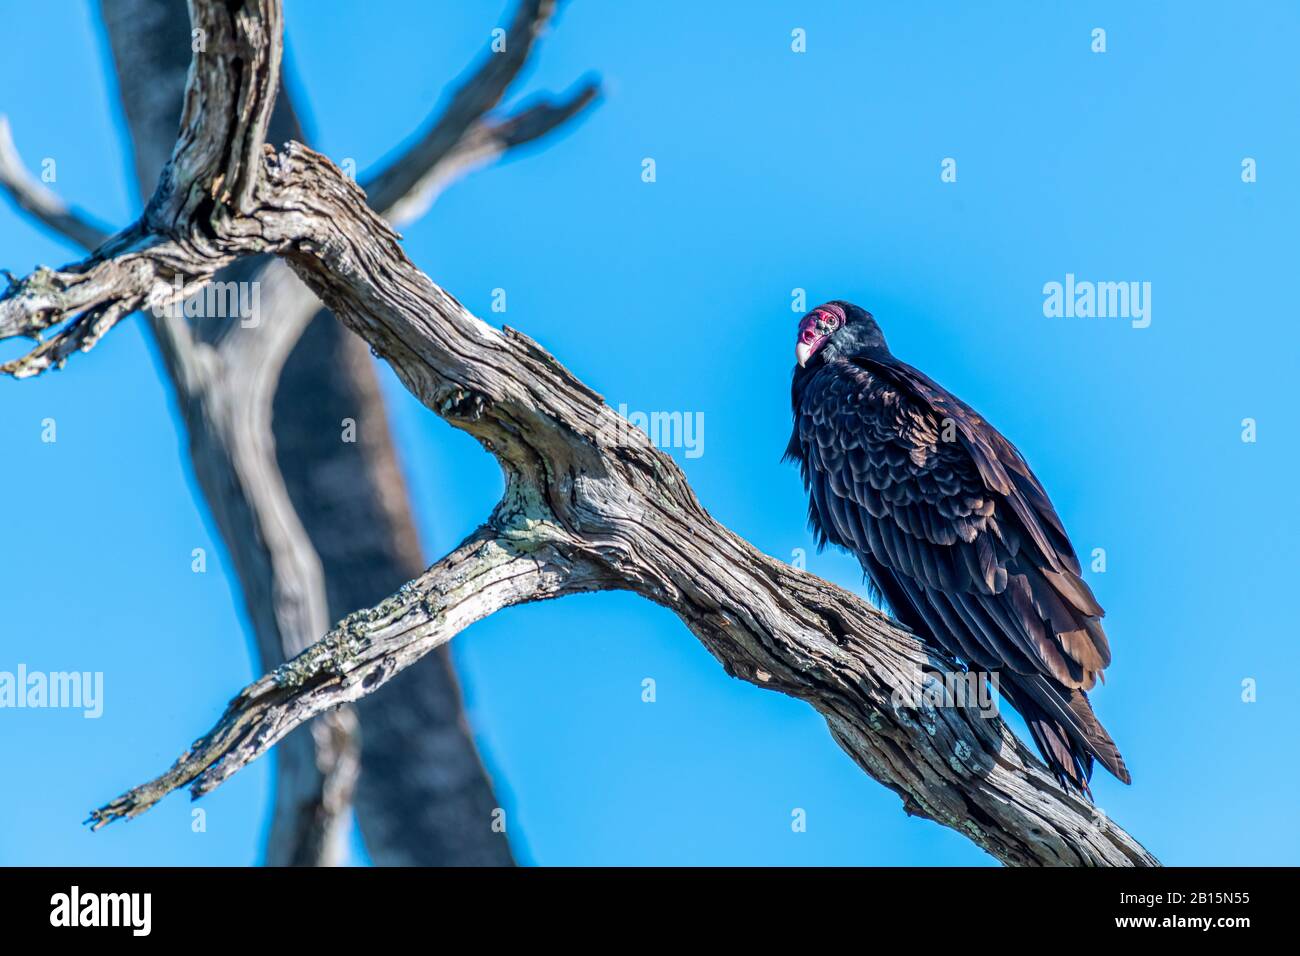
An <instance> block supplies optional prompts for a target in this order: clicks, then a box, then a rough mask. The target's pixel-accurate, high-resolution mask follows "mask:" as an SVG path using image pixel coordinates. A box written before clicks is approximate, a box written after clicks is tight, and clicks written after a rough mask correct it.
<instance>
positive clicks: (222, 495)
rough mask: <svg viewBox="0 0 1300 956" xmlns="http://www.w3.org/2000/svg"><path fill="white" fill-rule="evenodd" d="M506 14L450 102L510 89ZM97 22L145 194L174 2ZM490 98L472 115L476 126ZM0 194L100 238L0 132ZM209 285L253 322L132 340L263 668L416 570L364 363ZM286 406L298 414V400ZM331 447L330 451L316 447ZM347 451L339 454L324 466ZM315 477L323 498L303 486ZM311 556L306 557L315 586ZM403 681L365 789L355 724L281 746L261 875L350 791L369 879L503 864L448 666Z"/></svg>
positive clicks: (168, 115) (167, 138)
mask: <svg viewBox="0 0 1300 956" xmlns="http://www.w3.org/2000/svg"><path fill="white" fill-rule="evenodd" d="M548 6H549V5H548ZM521 11H522V12H521V15H520V16H519V17H517V18H516V25H515V27H514V29H513V32H512V35H511V37H510V39H509V43H510V45H511V48H512V49H513V50H514V51H515V52H516V56H515V57H514V58H513V59H512V64H513V65H512V66H511V70H510V71H509V72H508V73H507V74H502V73H501V71H500V70H498V69H497V64H498V63H500V62H501V59H500V58H499V57H491V58H489V59H488V61H487V62H486V63H485V64H484V65H483V66H482V67H481V68H480V69H479V71H478V72H476V73H475V74H473V75H472V77H471V79H470V80H469V81H468V82H467V83H466V87H467V88H470V89H479V90H482V89H486V88H497V87H498V85H499V83H500V82H501V81H502V79H504V80H505V81H506V82H507V83H508V82H509V80H510V79H512V78H513V77H514V76H515V75H517V72H518V67H519V66H520V65H522V60H523V58H524V57H526V55H527V52H528V51H529V49H530V48H531V45H532V34H533V33H534V32H535V31H534V30H532V29H529V27H528V23H527V21H529V20H530V18H535V17H538V16H540V15H542V14H541V13H540V12H539V8H538V5H536V4H528V3H525V4H523V6H522V7H521ZM103 12H104V19H105V24H106V26H107V28H108V34H109V38H110V41H111V46H112V49H113V52H114V56H115V59H116V61H117V67H118V77H119V83H120V84H121V86H122V94H123V101H124V105H125V107H126V113H127V120H128V126H129V128H130V130H131V133H132V138H133V140H134V146H135V159H136V170H137V174H138V178H139V180H140V183H141V186H142V187H144V188H147V185H148V184H149V183H152V182H154V181H155V180H156V179H158V174H159V172H160V170H161V168H162V166H163V164H164V163H165V161H166V159H167V154H168V153H169V152H170V151H171V148H172V143H173V141H174V139H175V135H174V129H175V127H174V125H173V124H174V122H175V117H176V115H177V114H179V113H180V112H181V100H182V88H183V86H184V82H185V75H186V72H187V68H188V63H189V57H188V55H187V54H188V51H189V49H190V41H191V35H190V28H189V23H188V18H187V17H186V16H185V10H184V4H183V2H175V0H104V3H103ZM178 14H179V16H178ZM545 15H549V9H548V10H547V11H545ZM594 94H595V88H594V86H593V85H590V84H588V85H587V86H586V87H584V89H583V90H582V91H581V92H580V93H579V94H578V95H576V96H574V97H573V98H571V99H570V100H569V101H568V102H566V103H564V104H563V105H562V106H561V107H552V106H550V105H549V104H542V105H541V106H537V107H532V108H529V109H527V110H524V111H522V112H521V113H520V114H519V115H518V116H516V117H509V118H507V119H506V120H504V121H491V122H488V121H479V120H475V121H474V122H472V123H471V124H470V125H469V126H468V127H467V128H465V129H464V136H463V138H462V140H461V141H452V140H451V139H449V138H446V137H444V138H443V139H441V140H438V141H436V142H435V145H436V143H437V142H441V143H442V144H444V145H448V146H449V147H450V161H444V159H445V158H444V157H442V156H440V155H439V154H438V152H437V151H436V149H433V150H431V149H429V148H428V143H424V144H422V145H421V144H417V146H418V147H419V148H416V149H414V150H413V151H412V153H411V154H410V155H409V156H407V157H404V158H403V159H402V160H401V161H400V165H399V167H398V168H399V170H401V171H402V172H403V173H404V174H405V175H409V176H411V177H412V179H411V183H412V188H417V187H418V188H420V189H422V190H424V193H425V195H424V198H423V200H422V204H426V203H427V201H429V200H431V199H432V196H433V195H434V189H433V188H432V187H431V186H430V184H431V183H432V184H436V185H437V187H438V188H441V187H442V186H443V185H444V184H446V183H447V182H449V181H450V180H451V179H453V178H455V177H456V176H458V175H461V174H463V173H465V172H468V171H469V169H470V168H472V167H473V166H474V165H477V164H479V163H481V162H484V161H486V160H488V159H490V158H491V157H492V156H495V155H497V154H499V153H500V152H502V151H504V150H507V149H510V148H512V147H514V146H516V145H519V144H522V143H525V142H529V141H531V140H533V139H536V138H538V137H540V136H542V135H544V134H545V133H547V132H549V131H551V130H552V129H555V128H557V127H558V126H559V125H560V124H561V123H563V122H564V121H565V120H567V119H568V118H569V117H571V116H572V115H574V114H576V113H577V112H579V111H580V110H581V109H582V108H583V107H585V106H586V105H587V104H588V103H589V102H590V101H591V100H592V99H593V98H594ZM499 95H500V94H499V93H496V94H494V95H493V96H492V97H485V98H479V99H478V100H477V102H478V103H479V105H480V106H481V108H482V109H483V110H487V109H488V108H490V107H491V106H492V105H494V103H495V100H496V98H498V97H499ZM287 103H288V100H287V97H286V95H285V94H284V93H283V92H282V93H281V96H280V99H279V101H278V103H277V106H276V109H275V111H274V113H273V116H272V119H271V135H272V136H273V137H274V138H275V139H276V140H277V141H282V140H286V139H300V138H301V137H302V133H301V130H300V128H299V126H298V124H297V121H296V118H295V117H294V115H293V114H294V111H293V110H292V108H291V107H288V106H287ZM461 104H462V106H461V112H460V120H458V122H463V121H464V120H465V119H472V118H473V114H472V112H469V111H468V108H467V107H466V106H465V100H464V98H462V99H461ZM281 107H285V108H283V109H282V108H281ZM434 125H435V127H436V128H440V129H443V130H445V129H446V128H447V126H446V124H438V123H435V124H434ZM426 162H427V163H431V164H432V167H431V169H430V170H429V174H428V175H424V176H422V175H421V170H420V164H421V163H426ZM0 186H3V187H4V188H5V190H6V191H8V192H9V193H10V195H11V196H12V197H13V198H14V199H15V200H16V202H17V203H18V204H19V206H20V207H22V208H24V209H26V210H28V211H29V212H30V213H32V214H33V215H34V216H36V217H37V218H38V219H40V220H41V221H43V222H45V223H46V224H47V225H49V226H51V227H52V228H54V229H55V230H56V231H58V232H60V233H61V234H63V235H64V236H65V237H67V238H69V239H71V240H72V241H74V242H78V243H82V244H84V245H86V246H87V247H89V248H93V247H95V246H97V245H99V244H100V243H101V242H103V241H104V240H105V239H106V238H107V235H106V232H105V231H104V230H103V229H102V227H99V226H98V225H97V224H95V223H93V222H92V221H90V220H88V219H86V218H85V217H82V216H80V215H78V214H76V213H74V212H72V211H71V210H69V209H67V207H66V206H65V205H64V204H63V203H62V201H61V200H60V199H59V198H58V197H57V196H55V195H54V194H53V193H51V192H50V191H49V190H47V189H45V188H44V187H43V186H42V185H41V184H39V183H38V182H37V181H36V180H35V178H34V177H32V176H30V175H29V174H27V173H26V171H25V170H24V168H23V166H22V163H21V160H20V159H19V157H18V155H17V151H16V149H15V148H14V147H13V143H12V138H11V137H10V136H9V131H8V125H7V123H5V122H4V121H3V117H0ZM399 201H400V197H399ZM408 208H410V207H409V206H408ZM217 279H218V281H220V282H223V283H226V282H234V283H245V284H249V283H256V284H257V285H258V286H259V287H260V292H261V296H260V299H261V304H262V310H261V311H262V313H263V316H264V317H265V319H266V321H265V322H264V323H263V322H258V323H257V326H256V327H255V328H245V327H243V326H241V325H236V324H231V323H221V324H214V323H213V322H211V321H204V320H199V321H198V323H197V324H196V325H194V326H193V327H191V323H190V322H189V321H187V320H185V319H184V318H182V317H179V316H177V317H174V318H166V317H159V316H150V320H151V321H150V325H151V328H152V331H153V332H154V335H155V338H156V339H157V341H158V342H159V344H160V347H161V350H162V354H163V357H164V360H165V365H166V367H167V369H168V371H169V373H170V375H171V378H172V379H173V382H174V384H175V386H176V392H177V397H178V399H179V403H180V406H181V409H182V412H183V414H184V416H185V418H186V420H187V423H188V430H189V431H190V434H191V450H192V453H193V454H192V458H193V461H194V465H195V470H196V475H197V477H198V479H199V483H200V485H201V487H202V488H203V490H204V493H205V496H206V497H207V499H208V501H209V503H210V505H211V507H212V510H213V512H214V516H215V518H216V520H217V525H218V528H219V530H220V531H221V533H222V537H223V539H224V540H225V541H226V543H227V546H228V549H229V550H230V552H231V554H232V556H233V558H234V563H235V567H236V571H237V574H238V576H239V578H240V580H241V582H242V590H243V592H244V597H245V601H246V604H247V605H248V607H249V614H250V619H251V621H252V623H253V625H254V632H255V634H256V635H257V638H258V644H259V649H260V655H259V656H260V657H261V660H262V661H263V666H264V667H267V668H271V667H274V666H275V665H276V664H277V663H279V662H280V661H281V660H283V659H284V658H285V657H288V656H292V655H293V654H296V653H297V652H298V651H300V650H302V648H303V647H304V646H306V644H307V643H308V642H309V641H310V639H311V638H313V637H315V636H316V635H318V634H319V633H320V632H321V630H323V628H324V622H325V620H326V617H325V614H326V610H325V608H326V597H327V596H328V606H329V613H330V614H332V615H333V616H334V617H339V616H342V615H343V614H344V613H346V612H347V611H348V610H351V609H353V608H355V607H358V606H362V605H364V604H369V603H371V602H373V601H375V600H377V599H378V598H379V597H380V596H382V595H383V594H384V593H386V592H387V591H388V590H390V589H391V588H393V587H395V586H396V585H397V584H398V583H399V582H401V581H404V580H407V579H409V578H410V577H413V576H414V575H416V574H418V573H419V568H420V567H421V566H422V563H421V562H420V556H419V546H418V542H417V541H416V540H415V538H414V535H413V531H412V530H411V524H412V520H413V519H412V515H411V513H410V508H409V504H408V503H407V501H406V496H405V491H404V489H403V487H402V484H401V476H400V473H398V471H397V469H396V463H395V459H394V457H393V453H392V447H391V441H390V439H389V438H388V434H387V428H386V424H385V422H384V419H383V416H384V413H383V408H382V404H381V402H380V399H379V393H378V384H377V381H376V380H375V377H374V374H373V371H372V369H371V367H370V364H369V355H368V350H367V349H365V348H364V346H362V345H361V344H360V342H359V340H356V339H354V338H353V337H351V336H350V335H348V334H347V333H344V334H343V335H340V334H339V331H338V326H337V323H336V322H335V320H334V319H333V317H332V316H330V315H329V314H328V312H325V311H324V310H322V309H321V308H320V305H319V302H318V300H317V299H316V297H315V296H314V295H312V293H311V292H310V291H308V290H307V289H306V288H305V287H304V286H303V285H302V283H301V282H300V281H299V280H298V279H297V278H296V277H294V276H293V274H292V273H291V272H290V271H289V270H288V269H287V268H286V267H285V266H284V265H283V263H280V262H278V261H276V260H249V264H245V263H240V264H237V265H235V266H233V267H230V268H228V269H226V270H223V271H222V272H221V273H219V274H218V276H217ZM313 318H314V319H315V322H314V326H315V327H318V328H319V329H320V331H319V332H318V333H317V334H316V335H314V336H313V337H312V338H311V342H312V343H313V347H312V349H310V350H309V351H310V354H311V355H312V356H314V358H312V359H308V360H304V363H300V364H302V365H303V367H304V368H305V369H306V370H307V372H306V377H305V378H304V377H303V376H302V375H297V376H296V377H295V380H294V381H293V382H292V384H291V387H290V391H292V392H294V393H295V395H296V400H295V401H292V402H287V403H286V404H285V405H284V406H283V407H281V408H277V409H276V414H275V416H274V426H275V427H274V431H275V433H276V437H275V440H274V442H273V441H272V438H271V431H272V428H271V424H270V420H271V407H272V406H271V401H270V397H271V396H272V395H273V394H274V393H275V392H276V382H277V380H278V379H279V377H280V375H281V365H282V363H283V362H284V361H285V360H286V358H287V357H288V355H289V354H290V352H291V350H293V349H294V347H295V344H296V343H297V341H298V339H299V338H300V336H301V333H302V331H303V330H304V329H305V328H306V327H307V326H308V325H309V323H312V321H313ZM71 344H75V341H74V342H72V343H71ZM299 352H301V353H303V354H304V355H306V354H308V350H305V349H304V348H301V347H300V348H298V349H297V351H296V352H294V353H293V354H297V353H299ZM39 354H40V353H38V355H39ZM349 356H350V357H349ZM31 364H32V363H31V360H30V359H29V360H28V365H29V366H30V365H31ZM36 370H39V369H36V368H31V371H36ZM24 371H26V369H25V370H24ZM304 392H306V393H309V394H310V399H309V400H303V399H307V397H308V396H307V395H305V394H303V393H304ZM324 407H328V408H330V409H332V410H335V411H338V410H340V409H341V410H342V413H341V414H339V415H336V417H335V418H334V420H333V421H332V422H322V421H320V420H318V416H316V417H314V414H313V413H314V412H315V411H316V410H317V409H320V408H324ZM344 416H349V417H351V418H352V420H354V421H356V422H357V423H358V426H357V427H358V434H359V435H360V436H361V444H360V446H359V447H358V446H357V445H353V446H346V445H344V444H343V443H341V442H340V441H339V440H338V434H337V431H338V429H337V426H338V424H339V420H340V419H341V418H343V417H344ZM322 425H324V427H323V428H322ZM331 434H332V435H333V436H334V437H333V439H332V441H331V440H328V439H322V438H321V437H320V436H321V435H331ZM285 439H287V440H288V444H289V445H290V446H291V448H292V453H290V454H288V455H285V454H281V455H280V468H281V471H282V472H283V473H284V476H285V478H291V479H293V480H290V481H289V487H288V488H287V489H286V487H285V481H284V480H283V479H282V476H281V474H279V473H277V471H276V461H275V451H276V445H277V444H279V445H283V444H284V443H285ZM349 447H350V448H351V449H355V450H354V451H352V452H351V453H348V452H347V451H344V450H343V449H347V448H349ZM323 474H329V475H332V476H333V478H334V479H335V480H333V481H332V482H330V483H327V484H325V485H322V482H321V479H320V476H321V475H323ZM290 498H293V499H294V501H293V504H295V505H296V506H297V510H298V512H300V513H301V515H302V524H300V523H299V520H298V517H297V516H296V515H295V513H294V508H293V507H292V506H291V504H290V501H289V499H290ZM303 525H305V533H304V529H303ZM308 537H310V538H311V539H312V540H311V542H308V541H307V538H308ZM311 543H315V544H316V545H317V547H318V549H321V550H322V554H321V557H322V559H323V562H324V571H325V574H326V580H325V582H324V583H322V582H321V580H320V578H321V570H322V568H321V562H319V561H317V559H316V556H315V553H314V552H313V551H312V549H311ZM404 676H405V678H406V679H405V680H403V681H399V682H398V683H397V684H396V685H395V686H394V687H393V688H390V690H389V691H388V692H387V693H386V694H385V695H384V697H383V698H381V699H378V700H377V701H376V702H375V703H374V704H373V705H371V702H370V701H367V702H366V704H365V706H364V707H363V715H362V716H363V718H364V719H363V724H364V726H366V727H367V728H369V732H368V733H367V734H366V735H365V736H364V738H363V741H362V746H361V755H360V759H361V765H362V767H364V768H365V773H364V775H363V776H362V777H361V780H360V781H359V782H358V781H357V779H356V777H357V770H358V766H357V750H358V747H357V745H356V742H355V739H354V738H355V731H356V719H355V717H354V716H353V715H351V714H350V713H348V712H346V711H337V712H334V713H331V714H327V715H325V716H324V717H323V718H322V721H324V722H325V724H326V725H322V724H321V722H319V721H318V722H316V723H315V724H313V725H312V728H311V731H310V733H308V732H307V730H305V729H304V731H303V733H301V734H298V735H296V736H294V737H291V738H290V739H289V740H288V741H286V742H285V743H284V746H282V747H281V752H280V760H279V762H278V764H277V781H276V802H275V812H274V815H273V819H272V826H271V830H270V838H269V844H268V851H267V859H268V861H269V862H271V863H275V864H290V863H293V864H302V863H316V864H329V863H333V862H337V861H338V860H339V859H341V853H342V836H343V833H342V825H343V824H344V823H345V822H346V811H347V809H348V800H349V796H350V794H351V791H352V788H353V786H354V785H355V786H357V787H358V788H359V789H358V792H357V794H356V799H357V801H358V808H357V810H358V813H357V815H358V820H359V822H360V823H361V826H362V830H363V833H364V835H365V838H366V843H367V848H368V850H369V851H370V855H371V857H372V859H374V860H375V861H376V862H378V863H388V864H407V865H409V864H425V865H429V864H433V865H439V864H448V863H450V864H460V865H464V864H483V863H488V864H501V863H509V862H511V859H510V854H509V850H508V845H507V843H506V841H505V839H504V836H503V835H502V834H499V833H493V832H491V831H490V830H489V829H488V828H487V826H486V821H487V820H488V818H489V815H490V811H491V809H492V808H493V807H494V806H496V802H495V800H494V798H493V797H492V794H491V788H490V784H488V783H487V780H486V776H485V772H484V770H483V768H482V765H481V762H480V761H479V759H478V756H477V753H476V751H475V748H474V745H473V742H472V740H471V738H470V737H469V735H468V732H467V729H466V727H465V725H464V721H463V717H462V715H461V707H460V698H459V689H458V687H457V685H456V679H455V675H454V672H453V670H452V668H451V665H450V659H449V658H448V656H447V655H446V653H445V652H440V653H437V654H434V655H431V656H430V657H429V658H428V659H426V660H425V661H423V662H422V663H421V665H420V666H419V667H416V668H414V669H413V670H412V671H411V672H410V673H409V674H407V675H404ZM313 738H314V740H313Z"/></svg>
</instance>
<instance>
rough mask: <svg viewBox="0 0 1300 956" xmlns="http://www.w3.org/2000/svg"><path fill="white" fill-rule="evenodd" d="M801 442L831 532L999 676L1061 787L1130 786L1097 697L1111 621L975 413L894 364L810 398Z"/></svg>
mask: <svg viewBox="0 0 1300 956" xmlns="http://www.w3.org/2000/svg"><path fill="white" fill-rule="evenodd" d="M795 405H796V407H795V434H794V436H793V437H792V439H791V447H790V449H789V450H790V452H791V455H792V456H793V457H796V458H799V459H800V460H801V462H802V466H803V474H804V480H805V483H806V484H807V486H808V490H809V496H810V505H809V513H810V518H811V521H812V524H813V527H814V529H815V530H816V531H817V532H818V533H819V536H820V537H821V538H823V539H825V540H830V541H831V542H833V543H835V544H839V545H841V546H844V547H846V548H849V549H850V550H852V551H854V552H855V553H856V554H857V555H858V557H859V559H860V560H861V562H862V565H863V568H864V570H865V571H866V572H867V574H868V575H869V576H870V578H871V579H872V581H873V582H874V583H875V585H876V587H877V588H879V590H880V592H881V593H882V594H883V596H884V597H885V599H886V600H887V601H888V602H889V604H890V606H891V609H892V610H893V611H894V613H895V614H896V615H897V616H898V617H899V618H900V619H901V620H902V621H903V622H904V623H906V624H908V625H909V626H911V627H913V628H915V629H920V630H922V632H924V633H929V634H930V635H931V636H932V637H933V638H934V639H935V641H936V642H937V643H938V644H939V646H940V647H942V648H943V649H944V650H946V651H948V652H949V653H951V654H953V655H955V656H958V657H960V658H961V659H963V660H964V661H965V662H966V663H967V664H968V665H969V666H971V667H972V668H978V669H982V670H990V671H1000V672H1001V674H1000V683H1001V684H1002V685H1003V691H1004V694H1005V696H1006V697H1007V698H1008V700H1009V701H1010V702H1011V703H1012V705H1013V706H1015V707H1016V709H1017V710H1020V711H1021V714H1022V715H1023V716H1024V717H1025V718H1026V720H1027V722H1028V723H1029V725H1030V730H1031V732H1032V733H1033V734H1034V737H1035V739H1036V740H1037V741H1038V743H1039V746H1040V748H1041V749H1042V750H1043V751H1044V756H1045V757H1047V759H1048V760H1049V763H1053V764H1054V766H1053V769H1054V770H1056V771H1057V773H1058V775H1062V776H1064V777H1068V778H1070V779H1072V780H1074V781H1075V782H1076V783H1079V784H1081V785H1083V786H1086V781H1087V776H1088V773H1089V772H1090V770H1091V757H1093V756H1096V757H1097V758H1098V759H1100V760H1101V761H1102V763H1103V764H1105V765H1106V766H1107V768H1108V769H1110V770H1111V772H1113V773H1114V774H1115V775H1116V776H1117V777H1119V778H1120V779H1122V780H1125V781H1127V780H1128V772H1127V770H1126V769H1125V768H1124V763H1123V760H1122V759H1121V758H1120V756H1119V753H1118V751H1117V750H1116V748H1115V745H1114V743H1113V742H1112V741H1111V740H1110V738H1109V736H1108V735H1107V734H1106V732H1105V730H1104V729H1102V727H1101V725H1100V723H1098V721H1097V720H1096V717H1095V716H1094V715H1093V713H1092V709H1091V707H1090V705H1089V704H1088V701H1087V696H1086V694H1085V693H1084V691H1086V690H1087V689H1089V688H1091V687H1092V686H1093V685H1094V684H1095V682H1096V679H1097V677H1098V676H1099V675H1100V674H1101V672H1102V670H1103V669H1104V668H1105V667H1106V666H1107V665H1108V664H1109V663H1110V648H1109V646H1108V644H1107V641H1106V635H1105V633H1104V632H1103V630H1102V627H1101V620H1100V619H1101V616H1102V614H1103V611H1102V609H1101V607H1100V606H1099V605H1098V604H1097V601H1096V599H1095V598H1094V597H1093V595H1092V592H1091V590H1089V588H1088V586H1087V584H1086V583H1084V581H1083V579H1082V578H1081V577H1080V569H1079V561H1078V558H1077V557H1076V555H1075V553H1074V549H1073V548H1072V547H1071V545H1070V541H1069V538H1068V537H1067V536H1066V533H1065V528H1064V527H1063V526H1062V524H1061V520H1060V518H1059V517H1058V516H1057V514H1056V511H1055V509H1054V508H1053V507H1052V504H1051V502H1050V501H1049V500H1048V498H1047V494H1046V493H1045V492H1044V491H1043V487H1042V485H1041V484H1039V482H1038V480H1037V479H1036V478H1035V477H1034V475H1033V473H1032V472H1031V471H1030V470H1029V467H1028V465H1026V464H1025V461H1024V459H1023V458H1022V457H1021V455H1020V453H1019V452H1017V451H1016V449H1015V447H1014V446H1013V445H1012V444H1011V443H1010V442H1009V441H1007V440H1006V439H1005V438H1003V437H1002V435H1000V434H999V433H998V432H997V430H996V429H994V428H993V427H992V426H991V425H989V424H988V423H987V422H986V421H984V419H983V418H982V417H981V416H980V415H979V414H978V413H976V412H975V411H974V409H972V408H971V407H970V406H968V405H966V404H965V403H964V402H962V401H961V400H959V399H957V398H956V397H954V396H953V395H951V394H949V393H948V392H947V391H946V390H944V389H943V388H942V387H940V386H939V385H938V384H936V383H935V382H934V381H932V380H931V379H930V378H928V377H927V376H926V375H924V374H922V373H921V372H919V371H918V370H916V369H914V368H912V367H911V366H909V365H905V364H903V363H902V362H899V361H897V360H896V359H894V358H893V357H892V356H889V355H887V354H883V353H882V354H881V355H880V356H879V357H862V356H859V357H858V358H856V359H854V360H852V362H851V363H845V362H837V363H833V364H828V365H827V366H825V367H823V368H822V369H820V370H819V371H818V372H817V373H816V374H814V375H813V376H812V377H811V379H809V380H807V381H805V382H803V383H802V386H801V387H800V386H797V388H796V395H795Z"/></svg>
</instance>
